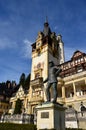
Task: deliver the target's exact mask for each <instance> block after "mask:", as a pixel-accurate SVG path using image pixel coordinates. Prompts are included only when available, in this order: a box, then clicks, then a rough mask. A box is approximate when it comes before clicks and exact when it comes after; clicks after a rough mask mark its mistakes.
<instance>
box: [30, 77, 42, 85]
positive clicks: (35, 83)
mask: <svg viewBox="0 0 86 130" xmlns="http://www.w3.org/2000/svg"><path fill="white" fill-rule="evenodd" d="M42 84H43V78H42V77H39V78H36V79H34V80H31V81H30V85H31V86H36V85H39V86H40V85H42Z"/></svg>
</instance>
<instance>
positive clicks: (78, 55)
mask: <svg viewBox="0 0 86 130" xmlns="http://www.w3.org/2000/svg"><path fill="white" fill-rule="evenodd" d="M84 55H86V54H85V53H83V52H81V51H79V50H77V51H75V52H74V54H73V56H72V58H71V59H77V58H78V57H83V56H84Z"/></svg>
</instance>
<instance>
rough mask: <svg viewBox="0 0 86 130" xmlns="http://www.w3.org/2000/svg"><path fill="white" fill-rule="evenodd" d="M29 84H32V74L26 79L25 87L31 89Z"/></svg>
mask: <svg viewBox="0 0 86 130" xmlns="http://www.w3.org/2000/svg"><path fill="white" fill-rule="evenodd" d="M29 86H30V74H29V75H28V76H27V77H26V79H25V86H24V88H25V89H29Z"/></svg>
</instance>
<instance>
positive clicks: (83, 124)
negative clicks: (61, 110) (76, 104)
mask: <svg viewBox="0 0 86 130" xmlns="http://www.w3.org/2000/svg"><path fill="white" fill-rule="evenodd" d="M65 126H66V127H67V128H82V129H85V128H86V111H81V112H77V111H72V112H66V113H65Z"/></svg>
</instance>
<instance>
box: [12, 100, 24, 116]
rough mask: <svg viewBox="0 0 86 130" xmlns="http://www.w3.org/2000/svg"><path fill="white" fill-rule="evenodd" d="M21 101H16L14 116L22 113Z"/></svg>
mask: <svg viewBox="0 0 86 130" xmlns="http://www.w3.org/2000/svg"><path fill="white" fill-rule="evenodd" d="M21 109H22V101H21V100H20V99H18V100H17V101H16V105H15V109H14V114H21V113H22V110H21Z"/></svg>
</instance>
